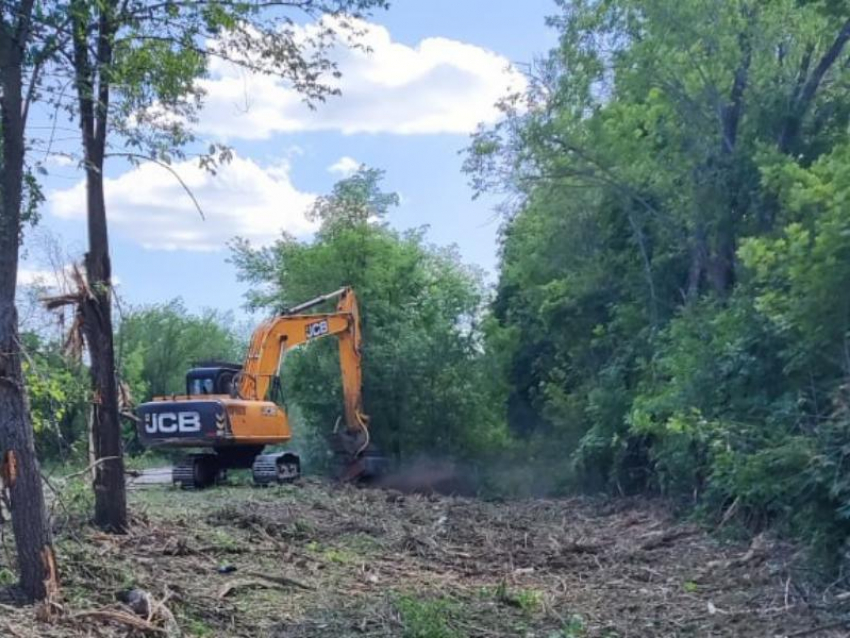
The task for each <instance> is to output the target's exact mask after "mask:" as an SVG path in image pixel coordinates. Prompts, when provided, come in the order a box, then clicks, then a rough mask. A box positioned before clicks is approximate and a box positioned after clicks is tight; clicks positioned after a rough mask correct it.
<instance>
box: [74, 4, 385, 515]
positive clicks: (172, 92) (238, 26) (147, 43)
mask: <svg viewBox="0 0 850 638" xmlns="http://www.w3.org/2000/svg"><path fill="white" fill-rule="evenodd" d="M386 4H387V3H386V2H385V0H323V1H318V2H317V1H313V0H280V1H273V2H266V1H264V0H249V1H248V2H244V1H235V0H233V1H231V0H224V1H221V2H196V1H194V0H185V1H180V0H178V1H176V2H165V3H160V2H152V1H150V0H122V1H118V0H98V1H93V0H70V4H69V12H70V17H71V22H72V29H71V30H72V35H73V46H72V47H71V50H70V51H69V52H68V55H67V58H68V60H69V62H70V65H71V68H72V73H73V81H74V86H75V89H76V93H77V100H78V107H77V114H78V118H79V124H80V129H81V132H82V142H83V165H84V168H85V171H86V195H87V215H88V238H89V248H88V252H87V253H86V257H85V266H86V275H87V282H88V289H87V290H86V291H85V295H84V298H83V299H82V302H81V304H82V314H83V320H84V331H85V334H86V341H87V344H88V348H89V351H90V357H91V370H92V381H93V385H94V390H95V401H94V422H93V434H94V436H93V441H94V447H95V450H94V451H95V456H96V458H97V459H98V466H97V470H96V478H95V496H96V498H95V521H96V523H97V524H98V525H99V526H100V527H102V528H104V529H108V530H113V531H121V530H124V529H125V528H126V525H127V515H126V498H125V494H124V473H123V459H122V456H123V454H122V447H121V437H120V432H121V428H120V424H119V415H118V406H117V399H116V377H115V372H116V371H115V355H114V344H113V340H112V317H111V294H110V290H111V264H110V258H109V239H108V232H107V219H106V202H105V197H104V189H103V175H104V166H105V160H106V158H107V156H108V154H109V152H110V151H109V143H108V140H109V139H110V137H111V136H114V137H115V138H116V141H118V142H120V144H122V145H123V149H124V150H123V152H122V151H121V150H120V149H118V150H115V151H114V152H115V153H116V154H119V155H123V156H124V157H127V158H130V159H132V160H134V161H139V160H140V159H150V160H152V161H155V162H158V163H160V164H163V165H167V164H168V163H169V162H170V159H171V157H172V155H175V154H177V155H179V154H180V153H181V148H182V147H183V146H184V145H185V144H187V143H188V142H190V141H191V140H192V134H191V132H190V131H189V130H188V129H187V128H186V127H185V125H184V123H181V122H185V121H188V120H191V116H192V115H194V114H195V113H196V111H197V108H198V106H199V104H200V98H201V91H200V90H199V89H198V88H197V86H196V84H195V80H196V79H197V78H199V77H200V76H202V75H203V73H204V72H205V70H206V67H207V63H208V61H209V60H210V59H212V58H221V59H224V60H227V61H229V62H230V63H232V64H236V65H238V66H242V67H244V68H246V69H249V70H251V71H253V72H258V73H265V74H270V75H276V76H279V77H282V78H285V79H287V80H289V81H290V82H291V83H292V85H293V86H294V87H295V88H296V89H297V90H299V91H300V92H302V93H303V94H304V95H305V96H306V97H307V98H308V99H312V100H321V99H323V98H324V97H325V96H326V95H328V94H333V93H335V92H336V89H334V88H333V87H332V86H330V85H329V84H327V83H326V81H325V80H326V77H327V76H328V75H332V74H334V73H335V67H334V64H333V63H332V62H331V61H330V60H329V58H328V57H327V50H328V47H330V46H331V45H332V44H333V43H335V42H336V35H337V33H336V32H337V31H338V30H342V31H344V32H346V33H347V35H348V36H351V37H354V36H356V27H354V26H353V23H352V22H351V21H349V20H346V19H340V20H337V21H336V22H335V23H334V25H333V26H329V25H327V24H325V25H321V24H320V25H318V26H317V27H316V28H315V29H313V30H312V31H311V30H309V29H304V28H300V27H298V26H297V25H295V23H294V22H293V20H292V18H291V17H289V16H288V15H287V12H288V11H299V12H301V14H302V15H303V16H305V17H307V18H317V17H321V16H325V15H329V14H330V15H334V16H344V17H359V16H362V15H364V13H363V12H365V11H368V10H370V9H371V8H373V7H385V6H386ZM163 113H167V115H166V116H164V117H163ZM116 134H117V135H116ZM215 151H216V149H215V147H213V149H212V150H211V152H210V154H209V155H207V156H206V157H205V158H202V162H205V163H206V164H207V165H209V163H210V161H211V156H212V155H215ZM218 157H219V158H221V157H222V155H219V156H218Z"/></svg>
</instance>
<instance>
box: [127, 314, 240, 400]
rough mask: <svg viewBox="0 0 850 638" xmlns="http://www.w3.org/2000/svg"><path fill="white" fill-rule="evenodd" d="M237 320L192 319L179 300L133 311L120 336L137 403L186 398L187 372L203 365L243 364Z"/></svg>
mask: <svg viewBox="0 0 850 638" xmlns="http://www.w3.org/2000/svg"><path fill="white" fill-rule="evenodd" d="M233 323H234V319H233V316H232V315H231V314H229V313H219V312H216V311H212V310H207V311H204V312H202V313H201V314H200V315H195V314H192V313H190V312H189V311H188V310H187V309H186V307H185V306H184V305H183V302H182V301H180V300H179V299H174V300H172V301H170V302H168V303H165V304H157V305H151V306H145V307H142V308H136V309H133V310H131V311H130V312H129V313H127V314H126V315H125V316H124V317H122V319H121V323H120V325H119V327H118V332H117V334H116V340H117V341H118V350H119V354H120V360H121V363H122V367H123V368H124V369H123V370H122V377H123V378H124V379H126V380H128V382H131V387H132V391H133V396H134V397H135V399H136V400H137V401H147V400H149V399H150V398H151V397H154V396H162V395H165V394H174V393H178V394H179V393H180V392H182V389H183V388H184V387H185V378H186V371H187V370H188V369H189V368H190V367H192V366H193V365H196V364H198V363H199V362H202V361H232V362H237V363H238V362H241V361H242V358H243V357H244V354H245V347H246V344H244V343H242V341H241V340H240V339H239V337H238V336H237V335H236V334H235V332H234V331H233Z"/></svg>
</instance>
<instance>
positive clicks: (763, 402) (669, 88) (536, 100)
mask: <svg viewBox="0 0 850 638" xmlns="http://www.w3.org/2000/svg"><path fill="white" fill-rule="evenodd" d="M559 5H560V14H559V15H558V16H556V17H554V18H552V19H551V20H550V22H551V25H552V26H553V27H554V28H555V29H557V30H558V32H559V35H560V40H559V44H558V46H557V47H556V48H555V49H554V50H553V51H552V52H551V53H550V54H549V55H548V56H547V57H546V58H545V59H543V60H541V61H540V62H539V64H537V65H536V67H535V68H534V71H533V83H532V87H531V89H530V90H529V92H528V94H526V95H519V96H515V97H514V98H513V99H511V100H508V101H506V102H505V104H504V108H505V112H506V114H507V118H506V120H505V121H504V122H503V123H502V124H500V125H498V126H496V127H495V128H493V129H490V130H485V131H481V132H480V133H479V134H478V135H477V136H476V138H475V140H474V143H473V144H472V147H471V149H470V152H469V154H468V158H467V170H468V171H469V173H470V175H471V176H472V179H473V181H474V183H475V185H476V186H477V187H478V188H479V189H481V190H502V191H503V190H505V189H507V191H508V193H509V194H510V195H511V198H510V202H512V203H513V204H514V206H513V207H512V208H511V210H510V212H509V217H508V219H507V221H506V222H505V224H504V228H503V234H502V244H501V268H500V274H499V283H498V290H497V293H496V298H495V300H494V302H493V305H492V311H493V315H494V317H495V318H496V320H497V321H498V325H499V332H500V333H501V336H500V339H499V344H500V347H499V349H498V351H495V350H494V351H493V354H494V355H498V356H501V357H503V358H504V361H505V366H506V368H507V370H508V379H509V384H510V396H509V399H508V406H507V409H508V420H509V424H510V428H511V430H512V432H514V433H516V434H517V435H519V436H521V437H522V438H524V439H525V440H526V441H528V444H529V445H530V448H531V449H532V450H534V455H535V456H536V457H537V458H539V459H540V461H541V462H542V463H546V465H547V467H552V468H556V471H557V472H558V473H560V475H561V476H562V478H563V481H564V484H567V485H575V486H583V487H586V488H593V489H610V490H615V491H617V492H622V493H635V492H652V493H661V494H665V495H669V496H673V497H676V498H680V499H682V500H683V501H684V502H687V503H692V504H698V505H700V506H701V507H703V508H705V509H706V510H707V511H708V512H709V513H710V514H712V515H716V516H718V517H720V516H724V515H725V516H726V517H727V520H729V519H733V518H734V519H736V520H738V521H743V522H745V523H747V524H748V525H751V526H755V527H761V526H764V525H768V524H778V525H782V526H783V527H785V529H787V530H790V531H792V532H794V533H796V534H802V535H806V536H809V537H816V538H817V540H818V541H819V542H820V544H821V546H825V547H832V548H835V547H837V546H838V544H839V543H840V542H842V541H843V540H844V538H845V537H846V534H847V532H848V530H850V524H848V517H850V479H848V473H847V462H848V458H847V456H848V453H850V436H848V434H850V417H849V415H850V412H848V408H850V385H848V380H850V376H848V375H850V345H848V344H850V295H848V285H850V139H848V124H849V123H850V52H848V46H847V44H848V40H850V5H848V4H847V3H844V2H813V1H808V0H778V1H776V2H767V3H766V2H752V1H748V0H719V1H717V2H703V1H702V0H680V1H677V2H670V1H669V0H607V1H603V2H597V1H595V0H583V1H576V0H571V1H569V2H567V1H561V2H559Z"/></svg>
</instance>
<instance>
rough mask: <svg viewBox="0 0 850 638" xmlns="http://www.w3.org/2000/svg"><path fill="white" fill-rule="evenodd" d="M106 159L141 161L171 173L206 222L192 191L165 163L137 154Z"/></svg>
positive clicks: (116, 155)
mask: <svg viewBox="0 0 850 638" xmlns="http://www.w3.org/2000/svg"><path fill="white" fill-rule="evenodd" d="M108 157H124V158H127V159H137V160H143V161H145V162H151V163H153V164H156V165H157V166H161V167H162V168H164V169H165V170H167V171H168V172H169V173H171V174H172V175H173V176H174V178H175V179H176V180H177V181H178V182H179V183H180V186H182V187H183V190H184V191H186V194H187V195H188V196H189V198H190V199H191V200H192V203H193V204H194V205H195V209H196V210H197V211H198V214H199V215H200V216H201V220H203V221H206V220H207V218H206V216H205V215H204V211H203V209H202V208H201V205H200V204H199V203H198V200H197V198H196V197H195V195H194V194H193V193H192V189H190V188H189V185H188V184H186V182H184V181H183V178H182V177H180V175H179V173H178V172H177V171H175V170H174V168H173V167H171V166H169V165H168V164H166V163H165V162H161V161H160V160H158V159H156V158H155V157H149V156H147V155H140V154H138V153H109V154H108Z"/></svg>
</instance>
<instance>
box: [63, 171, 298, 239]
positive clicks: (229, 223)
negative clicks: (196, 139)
mask: <svg viewBox="0 0 850 638" xmlns="http://www.w3.org/2000/svg"><path fill="white" fill-rule="evenodd" d="M172 168H173V169H174V170H175V171H176V172H177V174H178V175H180V177H181V179H182V180H183V181H184V182H185V184H186V186H187V187H188V188H189V189H190V190H191V192H192V194H193V195H194V196H195V198H196V199H197V201H198V203H199V204H200V206H201V209H202V210H203V211H204V215H205V217H206V220H201V218H200V216H199V215H198V212H197V209H196V208H195V206H194V204H193V203H192V200H191V198H190V197H189V196H188V194H187V193H186V191H185V190H184V189H183V187H182V186H181V185H180V183H179V182H178V181H177V179H176V178H175V177H174V175H172V174H171V173H170V172H169V171H168V170H166V169H165V168H163V167H162V166H158V165H156V164H152V163H146V164H142V165H141V166H139V167H136V168H133V169H131V170H129V171H127V172H126V173H124V174H122V175H120V176H119V177H117V178H114V179H107V180H106V181H105V190H106V203H107V211H108V214H109V221H110V224H111V227H112V228H113V229H114V230H115V232H117V233H119V234H121V235H123V236H124V237H126V238H129V239H130V240H132V241H135V242H137V243H138V244H141V245H142V246H144V247H145V248H149V249H160V250H195V251H211V250H221V249H223V248H225V247H226V244H227V242H228V241H229V240H231V239H232V238H233V237H235V236H240V237H244V238H246V239H250V240H251V241H252V242H254V243H258V244H268V243H269V242H270V241H272V240H274V239H275V238H276V237H278V236H279V234H280V232H281V231H282V230H286V231H288V232H290V233H293V234H295V235H299V236H304V235H306V234H309V233H310V232H312V230H313V229H314V225H313V224H312V223H311V222H309V221H308V220H307V219H306V218H305V216H304V213H305V211H306V210H307V208H308V207H309V206H310V204H311V203H312V202H313V200H314V196H313V195H311V194H309V193H303V192H301V191H299V190H298V189H297V188H296V187H295V186H294V185H293V184H292V182H291V181H290V179H289V166H288V164H286V163H285V162H284V163H280V164H277V165H274V166H268V167H261V166H259V165H258V164H257V163H255V162H254V161H253V160H251V159H248V158H244V157H240V156H238V155H234V157H233V160H232V161H231V162H230V163H229V164H226V165H224V166H222V167H221V168H220V169H219V170H218V172H217V174H216V175H212V174H211V173H209V172H207V171H205V170H203V169H201V168H199V167H198V165H197V162H195V161H189V160H187V161H185V162H178V163H176V164H174V165H173V166H172ZM49 202H50V209H51V212H52V213H53V214H54V215H56V216H57V217H60V218H65V219H80V218H82V217H83V216H84V211H85V186H84V182H82V181H80V182H78V183H77V184H75V185H74V186H72V187H70V188H68V189H65V190H57V191H53V192H52V193H50V195H49Z"/></svg>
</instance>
